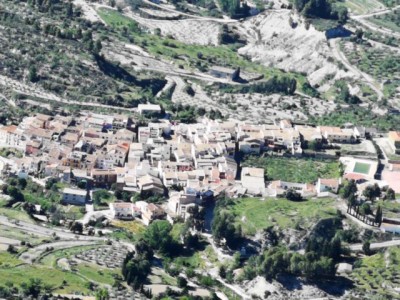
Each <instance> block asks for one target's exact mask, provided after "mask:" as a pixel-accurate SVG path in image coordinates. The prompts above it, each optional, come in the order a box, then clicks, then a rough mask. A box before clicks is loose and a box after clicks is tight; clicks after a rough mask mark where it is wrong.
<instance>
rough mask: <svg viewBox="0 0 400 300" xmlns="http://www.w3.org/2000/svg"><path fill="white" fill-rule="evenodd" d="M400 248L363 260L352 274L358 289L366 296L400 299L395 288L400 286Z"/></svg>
mask: <svg viewBox="0 0 400 300" xmlns="http://www.w3.org/2000/svg"><path fill="white" fill-rule="evenodd" d="M399 263H400V248H390V249H389V250H387V252H385V253H378V254H375V255H372V256H367V257H364V258H362V259H361V261H360V263H359V264H358V267H356V268H355V269H354V271H353V273H352V274H351V278H352V279H353V280H354V282H355V285H356V288H357V289H358V290H359V291H360V292H362V293H363V294H364V295H365V293H366V292H367V293H368V294H372V295H379V297H380V298H379V297H377V298H376V299H400V295H399V293H398V291H396V290H395V288H398V287H399V285H400V269H399Z"/></svg>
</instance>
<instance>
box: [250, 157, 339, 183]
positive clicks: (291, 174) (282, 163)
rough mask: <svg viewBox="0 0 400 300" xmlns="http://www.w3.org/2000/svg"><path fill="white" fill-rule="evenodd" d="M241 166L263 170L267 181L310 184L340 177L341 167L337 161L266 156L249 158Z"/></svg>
mask: <svg viewBox="0 0 400 300" xmlns="http://www.w3.org/2000/svg"><path fill="white" fill-rule="evenodd" d="M243 166H252V167H258V168H264V170H265V173H266V175H267V178H268V180H283V181H289V182H299V183H311V182H315V181H317V180H318V178H339V177H340V176H341V165H340V163H339V162H338V161H327V160H325V161H324V160H314V159H297V158H287V157H274V156H267V157H249V158H248V159H246V160H245V161H244V163H243Z"/></svg>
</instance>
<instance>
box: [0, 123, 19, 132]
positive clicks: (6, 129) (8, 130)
mask: <svg viewBox="0 0 400 300" xmlns="http://www.w3.org/2000/svg"><path fill="white" fill-rule="evenodd" d="M17 129H18V127H17V126H15V125H10V126H4V127H1V128H0V130H1V131H6V132H8V133H14V132H15V131H16V130H17Z"/></svg>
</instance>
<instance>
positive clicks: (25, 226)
mask: <svg viewBox="0 0 400 300" xmlns="http://www.w3.org/2000/svg"><path fill="white" fill-rule="evenodd" d="M0 224H2V225H4V226H8V227H12V228H18V229H20V230H23V231H26V232H29V233H33V234H36V235H39V236H44V237H52V236H53V234H56V235H57V236H59V237H60V238H61V239H66V240H76V239H77V238H76V237H77V235H76V234H74V233H72V232H70V231H67V230H64V229H60V228H54V227H44V226H40V225H36V224H32V223H27V222H23V221H19V222H17V223H16V224H15V223H13V222H12V221H10V220H9V219H8V218H7V217H4V216H0ZM78 236H79V240H81V241H104V239H105V238H101V237H95V236H87V235H78Z"/></svg>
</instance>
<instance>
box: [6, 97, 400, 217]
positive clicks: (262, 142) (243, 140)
mask: <svg viewBox="0 0 400 300" xmlns="http://www.w3.org/2000/svg"><path fill="white" fill-rule="evenodd" d="M160 114H161V108H160V107H159V106H157V105H139V107H138V114H137V115H135V116H133V115H131V116H128V115H102V114H96V113H90V112H82V113H81V114H80V115H79V116H65V115H64V116H63V115H55V116H49V115H43V114H36V115H34V116H30V117H26V118H24V119H23V121H22V122H21V123H20V124H19V125H18V126H17V125H9V126H3V127H1V128H0V144H1V146H2V147H9V148H15V149H17V150H19V151H20V152H21V153H22V155H21V156H13V155H11V157H8V158H7V157H2V158H1V174H2V178H3V179H5V178H8V177H10V176H15V177H18V178H24V179H28V178H29V179H31V180H33V181H34V182H36V183H39V184H40V185H42V186H43V187H44V186H45V183H46V181H49V180H55V181H57V182H61V183H63V184H65V185H64V186H65V187H64V188H63V189H62V190H61V191H60V192H61V196H60V199H61V200H62V203H64V204H67V205H68V204H69V205H77V206H85V205H86V210H87V212H88V213H90V212H91V211H92V210H93V207H92V205H91V204H92V203H93V201H92V200H93V199H92V198H93V192H95V191H96V190H99V189H107V190H111V191H112V193H115V192H116V191H124V192H129V193H130V194H132V195H133V194H134V193H139V194H143V195H146V196H147V197H150V196H156V197H159V198H160V199H164V200H161V201H157V202H158V203H157V204H155V203H147V202H146V200H145V198H146V197H144V198H143V199H144V200H140V201H136V202H134V203H133V202H132V201H130V200H131V199H129V198H128V199H126V201H127V202H112V203H109V210H105V211H104V216H106V217H107V218H116V219H134V218H138V219H139V220H141V221H142V222H143V223H144V224H146V225H148V224H150V223H151V222H152V221H153V220H155V219H160V218H166V219H167V220H169V221H170V222H171V223H174V221H176V220H177V219H183V220H185V219H187V218H188V217H189V216H190V209H189V208H190V207H193V206H197V205H201V204H202V203H203V202H205V201H206V200H207V199H209V198H217V197H218V196H220V195H227V196H228V197H231V198H236V197H241V196H244V195H248V196H260V197H264V198H265V197H284V196H285V195H286V193H287V192H288V190H294V191H295V192H296V193H299V194H300V196H302V197H305V198H311V197H331V196H333V197H336V194H337V193H338V190H339V187H340V185H341V183H343V182H344V181H346V180H355V182H356V183H357V184H358V187H359V194H360V196H361V197H362V192H363V190H364V189H366V188H367V187H368V186H369V185H373V184H378V186H379V187H380V188H381V189H387V188H390V189H391V190H392V191H394V192H395V193H400V185H399V183H398V181H397V180H396V178H399V177H400V167H399V161H397V160H396V158H394V159H391V157H393V156H395V155H396V153H398V151H399V150H398V149H399V144H400V132H388V133H387V132H379V131H377V130H376V129H374V128H364V127H354V126H351V125H348V126H346V128H339V127H329V126H317V127H312V126H308V125H297V124H293V123H292V122H291V121H290V120H280V121H276V122H275V124H261V125H255V124H250V123H244V122H239V121H235V120H227V121H214V120H209V119H207V118H204V119H202V120H201V122H199V123H195V124H177V123H174V122H172V123H171V122H170V121H169V120H168V119H158V118H154V117H153V118H152V119H148V120H149V122H148V123H147V124H146V125H142V124H143V123H145V122H143V120H144V118H145V117H146V116H149V117H150V116H157V115H160ZM377 143H379V146H378V144H377ZM307 145H309V146H307ZM311 145H312V146H311ZM380 145H382V146H380ZM302 147H307V148H308V149H303V148H302ZM311 147H312V149H311ZM375 147H376V148H375ZM346 149H347V150H346ZM381 149H383V151H384V152H382V150H381ZM377 150H378V151H379V153H381V154H380V155H381V156H382V154H383V156H382V158H379V159H378V153H377ZM265 155H272V156H280V157H287V158H288V159H290V157H302V156H308V157H319V159H321V160H324V159H332V158H333V159H336V160H337V159H339V161H340V164H341V165H342V166H343V167H342V171H341V172H342V175H343V176H340V177H339V176H338V177H335V178H318V179H317V180H316V181H314V182H286V181H284V180H283V178H277V179H276V180H272V181H266V175H265V171H264V169H263V168H262V166H256V165H252V166H241V162H240V157H243V156H265ZM86 221H88V219H87V220H86Z"/></svg>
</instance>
